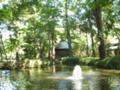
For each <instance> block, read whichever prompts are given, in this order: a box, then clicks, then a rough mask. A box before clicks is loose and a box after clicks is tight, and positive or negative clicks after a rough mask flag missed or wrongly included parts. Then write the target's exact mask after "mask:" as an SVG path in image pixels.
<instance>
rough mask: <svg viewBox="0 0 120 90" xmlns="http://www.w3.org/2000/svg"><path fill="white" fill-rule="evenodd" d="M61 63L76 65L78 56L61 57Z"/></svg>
mask: <svg viewBox="0 0 120 90" xmlns="http://www.w3.org/2000/svg"><path fill="white" fill-rule="evenodd" d="M61 60H62V64H64V65H76V64H79V58H78V57H63V58H62V59H61Z"/></svg>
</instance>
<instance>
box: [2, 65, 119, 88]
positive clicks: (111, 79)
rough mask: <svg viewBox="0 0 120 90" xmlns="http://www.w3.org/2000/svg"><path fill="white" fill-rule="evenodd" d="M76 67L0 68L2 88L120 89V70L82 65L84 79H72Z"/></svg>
mask: <svg viewBox="0 0 120 90" xmlns="http://www.w3.org/2000/svg"><path fill="white" fill-rule="evenodd" d="M73 69H74V67H72V66H71V67H67V66H57V67H55V66H53V67H47V68H44V69H42V70H41V69H26V70H16V71H15V70H12V71H10V70H0V90H120V71H117V70H101V69H96V68H91V67H88V66H81V69H82V77H83V78H82V79H71V78H70V77H71V76H72V72H73Z"/></svg>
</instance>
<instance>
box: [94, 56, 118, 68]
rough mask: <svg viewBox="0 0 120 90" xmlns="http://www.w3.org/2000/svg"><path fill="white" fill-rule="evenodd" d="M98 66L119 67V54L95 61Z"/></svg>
mask: <svg viewBox="0 0 120 90" xmlns="http://www.w3.org/2000/svg"><path fill="white" fill-rule="evenodd" d="M96 66H97V67H99V68H107V69H120V56H114V57H109V58H105V59H104V60H100V61H99V62H97V63H96Z"/></svg>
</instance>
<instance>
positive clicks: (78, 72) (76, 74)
mask: <svg viewBox="0 0 120 90" xmlns="http://www.w3.org/2000/svg"><path fill="white" fill-rule="evenodd" d="M72 78H73V79H75V80H76V79H78V80H79V79H82V78H83V76H82V70H81V67H80V66H79V65H76V66H75V67H74V69H73V73H72Z"/></svg>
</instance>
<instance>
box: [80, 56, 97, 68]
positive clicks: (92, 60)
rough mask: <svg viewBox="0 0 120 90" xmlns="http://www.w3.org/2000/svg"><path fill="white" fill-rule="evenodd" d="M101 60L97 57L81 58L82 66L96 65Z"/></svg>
mask: <svg viewBox="0 0 120 90" xmlns="http://www.w3.org/2000/svg"><path fill="white" fill-rule="evenodd" d="M98 61H99V59H98V58H97V57H84V58H81V60H80V64H84V65H93V66H94V65H95V63H96V62H98Z"/></svg>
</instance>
